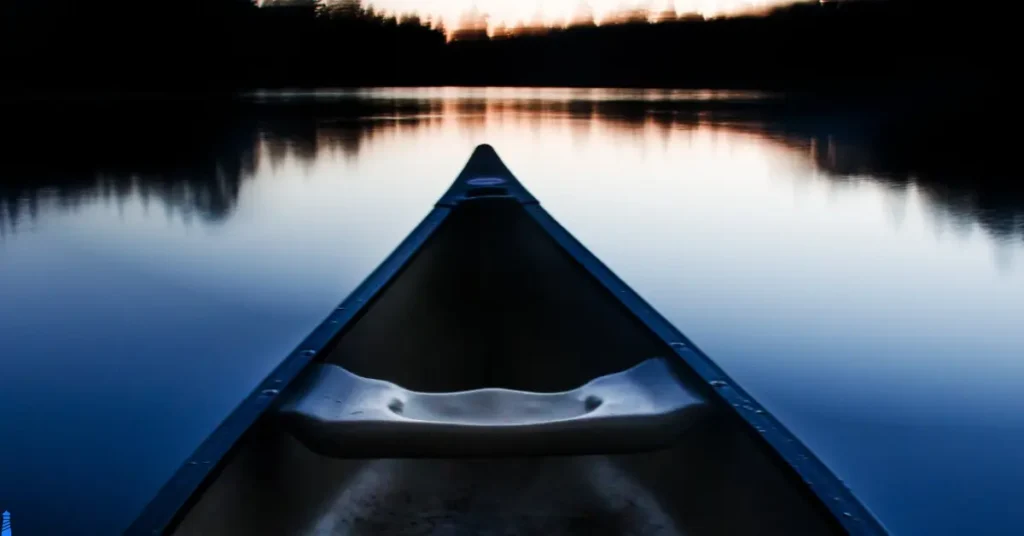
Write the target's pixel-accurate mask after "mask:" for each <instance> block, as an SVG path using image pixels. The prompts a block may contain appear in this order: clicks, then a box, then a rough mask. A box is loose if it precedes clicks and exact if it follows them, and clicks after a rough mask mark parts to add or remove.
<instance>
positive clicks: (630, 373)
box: [278, 358, 710, 458]
mask: <svg viewBox="0 0 1024 536" xmlns="http://www.w3.org/2000/svg"><path fill="white" fill-rule="evenodd" d="M709 409H710V406H709V404H708V403H707V402H706V401H705V400H704V399H703V398H702V397H701V396H699V395H698V394H697V393H695V392H694V391H693V390H692V389H689V388H687V387H686V386H684V385H683V384H682V383H681V382H680V380H679V379H678V377H677V376H676V374H675V373H674V372H673V371H672V368H671V366H670V364H669V363H668V362H667V361H666V360H665V359H663V358H652V359H648V360H646V361H644V362H642V363H640V364H638V365H636V366H634V367H633V368H631V369H629V370H626V371H623V372H619V373H615V374H610V375H608V376H603V377H600V378H597V379H594V380H592V381H590V382H588V383H587V384H586V385H583V386H582V387H579V388H577V389H574V390H572V391H565V392H560V393H532V392H526V391H515V390H510V389H496V388H492V389H478V390H473V391H462V392H456V393H420V392H414V391H409V390H406V389H403V388H402V387H400V386H398V385H395V384H393V383H390V382H386V381H381V380H374V379H368V378H363V377H360V376H357V375H355V374H353V373H351V372H349V371H347V370H345V369H344V368H342V367H340V366H337V365H332V364H317V365H313V366H312V367H310V369H309V370H307V371H306V372H305V373H304V375H303V376H302V377H301V378H299V379H298V380H297V382H296V384H295V385H294V386H293V388H292V389H289V392H288V393H286V395H285V396H284V400H283V402H282V404H281V406H280V407H279V409H278V414H279V416H280V417H281V418H282V419H283V420H284V422H285V423H286V426H287V427H288V429H289V430H290V431H291V433H292V434H293V435H294V436H295V437H296V438H298V439H299V440H300V441H302V442H303V443H304V444H305V445H306V446H307V447H308V448H310V449H312V450H313V451H315V452H317V453H320V454H322V455H326V456H331V457H340V458H364V457H372V458H409V457H460V456H509V455H554V454H607V453H621V452H633V451H643V450H653V449H657V448H661V447H665V446H668V445H669V444H671V443H672V442H673V441H674V440H675V439H676V438H677V437H679V436H680V435H681V434H682V433H683V432H685V430H686V429H687V427H688V426H689V425H690V424H691V423H693V422H694V421H695V419H697V418H699V417H700V416H701V415H703V414H705V413H706V412H707V411H709Z"/></svg>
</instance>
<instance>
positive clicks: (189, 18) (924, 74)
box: [0, 0, 1013, 94]
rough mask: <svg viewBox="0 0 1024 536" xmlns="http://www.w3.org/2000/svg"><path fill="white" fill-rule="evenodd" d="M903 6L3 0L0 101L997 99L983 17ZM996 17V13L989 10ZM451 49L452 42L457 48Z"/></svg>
mask: <svg viewBox="0 0 1024 536" xmlns="http://www.w3.org/2000/svg"><path fill="white" fill-rule="evenodd" d="M939 4H942V3H924V2H920V1H916V0H888V1H877V0H876V1H872V0H856V1H854V0H850V1H837V2H828V3H810V4H806V3H805V4H796V5H793V6H789V7H784V8H779V9H776V10H774V11H772V12H771V13H769V14H768V15H766V16H746V17H734V18H723V19H711V20H703V19H699V18H698V19H696V20H694V19H692V18H684V19H671V18H670V19H662V20H660V21H659V22H656V23H649V22H646V21H641V22H630V21H629V20H628V19H627V20H625V21H622V22H620V23H616V24H607V25H602V26H594V25H592V24H591V25H586V24H582V25H576V26H570V27H568V28H563V29H550V30H547V31H542V32H523V33H521V34H503V35H499V36H495V37H493V38H488V37H487V36H486V35H485V34H484V35H476V36H472V35H468V34H466V33H465V32H463V34H462V35H461V36H460V35H459V34H458V33H456V34H455V36H454V37H456V39H454V40H449V39H448V38H447V36H446V33H445V31H444V29H443V28H441V27H439V26H438V25H431V24H428V22H426V21H423V20H420V19H419V18H418V17H416V16H411V15H406V16H393V15H389V16H385V15H382V14H380V13H377V12H375V11H374V10H373V9H372V8H370V7H365V6H363V5H360V4H359V2H358V0H347V1H344V2H341V3H340V4H332V5H331V6H330V7H325V6H323V5H312V4H310V5H288V6H278V7H263V8H259V7H256V5H255V4H254V3H253V2H252V1H250V0H176V1H174V2H155V1H154V2H138V1H134V0H94V1H88V2H83V1H80V0H50V1H47V2H39V1H35V0H14V1H12V2H6V3H5V6H6V7H4V8H3V9H5V10H6V11H7V13H6V15H5V17H4V19H5V20H6V23H5V26H7V28H6V29H5V31H4V32H2V33H3V36H4V37H2V38H0V39H3V40H4V41H5V42H4V43H3V51H4V52H3V55H4V56H6V57H5V58H3V61H4V63H5V65H7V66H8V68H7V71H8V72H9V73H11V75H12V76H10V77H8V79H9V80H10V82H8V83H7V85H6V86H5V89H6V90H7V91H18V92H31V93H33V94H39V93H40V92H44V91H57V92H60V91H78V92H81V91H102V92H110V91H123V92H163V93H179V94H180V93H190V92H197V93H210V92H222V91H234V90H238V89H245V88H257V87H259V88H274V87H315V86H370V85H541V86H633V87H640V86H643V87H702V88H707V87H729V88H760V89H781V90H790V91H793V90H808V91H818V90H822V89H827V90H829V91H832V92H855V93H859V94H863V93H871V92H877V91H890V90H893V89H901V88H906V89H910V90H917V89H921V88H922V87H924V88H935V87H940V86H941V87H944V88H951V90H952V91H961V90H972V91H976V90H978V88H979V87H983V88H988V89H986V91H987V90H990V89H991V88H995V87H1002V84H1001V82H1002V78H1003V77H1004V76H1005V75H1004V74H1003V73H1004V72H1005V70H1006V64H1005V63H1004V61H1005V60H1004V59H1001V58H1005V57H1006V56H1008V55H1009V53H1008V48H1007V46H1006V44H1007V43H1009V40H1010V38H1011V36H1012V35H1013V34H1012V33H1010V32H1009V31H1008V27H1005V26H1004V23H1003V22H1000V20H1001V19H1000V18H999V17H997V16H996V14H995V13H992V14H985V15H974V14H967V13H964V12H963V11H962V9H963V8H962V7H961V8H953V7H946V6H944V5H939ZM993 9H995V8H993ZM460 37H461V38H460Z"/></svg>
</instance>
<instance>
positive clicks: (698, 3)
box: [368, 0, 799, 30]
mask: <svg viewBox="0 0 1024 536" xmlns="http://www.w3.org/2000/svg"><path fill="white" fill-rule="evenodd" d="M796 1H799V0H641V1H636V0H632V1H623V0H589V1H586V0H583V1H581V0H535V1H528V0H370V1H369V2H368V4H369V5H370V6H372V7H374V8H375V9H379V10H384V11H387V12H390V13H394V14H403V13H416V14H418V15H420V16H423V17H426V16H430V17H432V18H433V19H434V20H437V19H440V20H442V21H443V22H444V24H445V26H446V27H448V28H449V29H450V30H452V29H457V28H459V27H461V26H465V20H466V15H467V14H470V13H472V12H473V10H474V9H475V10H476V12H477V13H479V14H480V16H486V24H487V26H489V27H490V28H492V29H493V28H494V27H495V26H506V27H522V26H547V27H551V26H565V25H567V24H569V23H571V22H572V21H574V20H578V19H580V18H581V17H586V16H587V14H588V13H589V14H591V15H590V16H592V17H593V19H594V21H595V22H596V23H598V24H601V23H602V22H608V21H609V20H610V19H613V18H614V17H615V15H616V14H622V13H626V12H628V11H632V10H641V11H644V12H648V13H650V14H651V16H652V17H657V16H658V15H659V14H661V13H670V12H675V13H676V14H677V15H679V16H684V15H700V16H704V17H714V16H721V15H735V14H741V13H749V12H758V11H763V10H765V9H767V8H770V7H774V6H779V5H784V4H792V3H795V2H796ZM471 17H472V18H473V19H476V20H481V19H479V18H477V17H476V16H471ZM460 22H461V23H460Z"/></svg>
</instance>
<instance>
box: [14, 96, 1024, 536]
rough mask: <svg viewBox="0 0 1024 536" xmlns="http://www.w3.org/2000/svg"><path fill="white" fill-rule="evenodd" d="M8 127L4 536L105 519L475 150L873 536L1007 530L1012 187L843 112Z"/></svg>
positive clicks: (700, 110)
mask: <svg viewBox="0 0 1024 536" xmlns="http://www.w3.org/2000/svg"><path fill="white" fill-rule="evenodd" d="M781 100H784V99H781ZM43 108H45V109H43ZM21 111H22V113H24V114H26V115H27V119H26V120H24V121H22V122H21V123H18V131H12V132H10V135H11V136H14V137H17V138H19V140H20V141H18V142H16V144H15V145H14V146H13V149H12V147H8V149H9V150H10V152H5V155H4V159H3V160H4V161H3V162H0V169H3V171H2V172H0V386H2V387H0V511H2V510H9V511H10V512H11V519H12V527H13V529H14V531H15V534H17V535H18V536H23V535H35V534H72V533H73V534H113V533H116V532H119V531H121V530H123V529H124V528H125V527H127V525H128V524H129V523H130V522H131V521H132V520H133V519H134V517H135V516H136V515H137V513H138V512H139V511H140V510H141V509H142V508H143V507H144V506H145V504H146V503H147V502H148V500H149V499H150V498H151V497H152V496H153V495H154V494H155V493H156V491H157V490H158V489H159V488H160V486H162V485H163V484H164V482H165V481H166V480H167V479H168V478H169V477H170V475H171V474H172V473H173V472H174V471H175V470H176V469H177V468H178V466H179V465H180V464H181V463H182V462H183V461H184V460H185V458H186V457H187V456H188V455H189V454H190V453H191V452H192V451H193V449H194V448H195V447H196V446H197V445H198V444H199V442H200V441H201V440H202V439H204V438H205V437H206V435H207V434H209V433H210V432H211V431H212V430H213V428H214V427H216V426H217V424H218V423H219V422H220V421H221V420H222V419H223V418H224V417H225V416H226V415H227V414H228V413H229V412H230V411H231V410H232V409H233V408H234V407H235V405H236V404H238V402H239V401H241V400H242V398H244V397H245V396H246V395H247V394H248V393H249V392H250V390H251V389H253V387H254V386H255V385H256V384H257V383H258V382H259V381H260V380H261V379H262V378H263V377H264V376H265V375H266V374H267V373H268V372H269V371H270V370H271V369H272V368H273V367H274V366H275V365H277V363H278V362H279V361H280V360H282V359H283V357H284V356H285V355H286V354H288V353H289V352H290V351H291V350H292V349H293V348H294V347H295V345H296V344H298V342H299V341H300V340H302V339H303V338H304V337H305V335H306V334H307V333H308V332H309V331H310V330H311V329H312V328H313V327H314V326H316V325H317V324H318V323H319V322H320V320H322V319H323V317H325V316H326V315H327V314H328V313H329V312H330V311H331V309H332V308H333V307H334V306H335V305H336V304H337V303H338V302H340V301H341V300H342V299H343V298H344V297H345V296H346V295H347V294H348V293H349V292H350V291H351V290H352V289H353V288H354V287H355V286H356V285H357V284H358V283H359V282H360V281H361V280H362V278H364V277H365V276H366V275H367V274H369V272H370V271H371V270H372V269H373V268H374V267H375V266H376V265H377V264H378V263H379V262H380V261H381V260H382V259H383V258H384V257H385V256H386V255H387V254H388V253H389V252H390V251H391V249H392V248H394V246H396V245H397V244H398V242H399V241H400V240H401V239H402V238H404V237H405V235H406V234H407V233H408V232H409V231H410V230H411V229H412V228H413V227H414V226H415V225H416V224H417V223H418V222H419V220H420V219H421V218H422V217H423V216H424V215H425V214H426V213H427V212H428V211H429V209H430V208H431V206H432V204H433V203H434V201H435V200H436V199H437V198H438V197H439V196H440V195H441V194H442V193H443V192H444V191H445V189H446V188H447V186H448V184H449V183H450V182H451V181H452V180H453V179H454V178H455V176H456V174H457V173H458V172H459V170H460V169H461V167H462V165H463V164H464V163H465V161H466V159H467V158H468V157H469V155H470V153H471V151H472V149H473V148H474V147H475V146H476V145H477V144H479V143H490V144H492V145H493V146H494V147H495V148H496V149H497V151H498V153H499V154H500V155H501V156H502V158H503V159H504V160H505V162H506V164H507V165H508V166H509V167H510V168H511V170H512V171H513V172H514V173H515V174H516V175H517V176H518V177H519V178H520V179H521V180H522V182H523V183H524V184H525V186H526V187H527V188H529V189H530V190H531V191H532V193H533V194H534V195H536V196H537V197H538V198H539V199H540V200H541V203H542V204H543V205H544V206H545V207H546V208H547V210H548V211H549V212H550V213H551V214H552V215H553V216H554V217H555V218H556V219H558V220H559V221H560V222H561V223H562V224H563V225H564V226H565V227H566V228H567V229H569V230H570V231H571V232H572V233H573V234H574V235H575V236H576V237H577V238H578V239H580V241H582V242H583V243H584V244H585V245H587V246H588V247H589V248H590V249H591V251H593V252H594V254H595V255H597V256H598V257H599V258H600V259H602V260H603V261H604V262H605V263H606V264H607V265H608V266H609V267H610V268H611V269H612V270H614V271H615V272H616V273H617V274H618V275H619V276H620V277H622V278H623V279H624V280H626V281H627V282H628V283H629V284H630V285H631V286H633V288H634V289H635V290H636V291H637V292H638V293H640V294H641V295H642V296H644V297H645V298H646V299H647V300H648V301H649V302H650V303H651V304H652V305H653V306H654V307H655V308H656V309H658V310H659V311H660V312H661V313H662V314H664V315H665V316H666V317H667V318H668V319H669V320H670V321H672V322H673V323H674V324H675V325H676V326H677V327H678V328H679V329H680V330H682V331H683V332H684V333H685V334H686V335H688V336H689V337H690V338H691V339H693V340H694V341H695V342H696V343H697V344H698V345H700V346H701V347H702V349H704V350H705V351H706V352H707V353H708V354H709V355H710V356H711V357H712V358H713V359H714V360H715V361H717V363H718V364H720V365H721V366H722V367H723V368H724V369H726V371H727V372H728V373H730V374H731V375H732V376H733V378H734V379H736V380H737V381H738V382H739V383H741V384H742V385H743V386H744V387H745V388H746V389H747V390H748V391H750V392H751V393H752V394H753V395H754V396H756V397H757V398H758V399H759V400H760V401H761V402H762V403H763V404H764V405H766V406H767V407H768V408H769V409H770V410H771V411H773V412H774V413H775V414H776V415H777V416H778V417H779V418H780V419H781V420H782V421H783V422H784V423H785V424H786V425H787V426H788V427H789V428H790V429H791V430H793V431H794V432H795V433H796V434H797V435H798V436H799V437H801V438H802V439H803V440H804V441H805V442H806V443H807V444H808V445H809V446H810V447H811V448H812V449H813V450H814V451H815V452H816V453H817V454H818V455H819V456H820V457H821V458H822V459H823V460H824V461H825V462H826V463H827V464H829V465H830V466H831V467H832V468H833V470H834V471H835V472H836V473H837V474H838V475H839V476H840V477H841V478H842V479H843V480H844V481H845V482H846V483H847V485H848V486H849V487H850V488H851V489H852V490H853V491H854V492H855V493H856V494H857V495H858V496H859V497H861V499H862V500H863V501H864V502H865V503H866V505H867V506H868V507H869V508H870V509H871V510H872V511H873V512H874V513H875V514H876V515H877V516H878V517H879V519H880V520H881V521H882V522H883V523H884V524H885V525H886V526H887V528H889V529H890V530H891V531H892V532H893V533H895V534H929V535H938V534H1006V533H1012V532H1017V531H1018V530H1019V528H1020V526H1021V525H1022V524H1024V509H1022V508H1021V507H1020V505H1021V504H1022V502H1024V400H1022V398H1021V396H1020V393H1021V392H1022V391H1024V197H1022V196H1020V194H1019V190H1014V189H1013V188H1007V187H1006V185H1005V182H1000V183H998V184H996V185H993V184H991V183H990V182H988V180H989V179H988V178H987V177H986V176H983V174H982V173H981V172H978V174H977V176H975V175H974V174H972V172H971V168H970V167H969V166H967V167H956V168H950V169H945V168H944V166H943V164H942V162H943V160H942V159H943V158H944V157H945V156H947V155H942V154H935V155H934V158H935V160H934V161H931V160H930V158H931V157H928V156H927V154H926V155H925V158H923V159H922V158H921V157H920V155H919V154H918V153H914V152H913V151H912V150H911V149H909V148H908V149H906V151H904V150H903V149H891V147H904V146H903V145H900V144H899V142H900V140H899V139H898V135H894V134H890V135H892V136H893V138H892V139H891V140H889V139H887V138H885V137H884V136H883V135H882V134H884V133H886V132H890V133H891V131H889V130H886V129H884V128H881V127H879V126H878V125H880V124H882V123H871V122H870V121H868V120H866V119H865V118H864V116H863V115H862V114H857V113H851V114H847V115H846V116H839V115H836V116H824V115H822V114H819V113H816V112H813V111H810V110H808V109H800V108H799V107H797V108H793V107H792V106H790V105H788V104H785V103H783V102H780V98H779V97H777V96H771V95H761V94H756V93H743V92H700V91H637V90H587V89H496V88H494V89H458V88H438V89H379V90H361V91H331V92H318V93H300V92H292V93H287V92H277V93H256V94H252V95H248V96H246V97H245V98H242V99H239V100H238V101H237V102H232V103H224V104H209V103H205V104H202V105H200V104H194V103H183V102H176V103H168V104H166V105H163V104H159V105H158V104H153V103H135V104H132V105H123V106H122V105H118V106H117V107H111V106H108V105H101V104H96V103H94V102H89V101H83V102H70V103H64V104H62V105H61V106H59V107H52V108H51V107H49V106H46V107H43V106H41V105H38V104H35V105H32V107H30V109H23V110H21ZM954 134H955V135H962V136H965V137H974V138H977V137H983V136H986V135H988V134H986V133H984V132H975V133H964V132H953V133H951V135H954ZM993 135H997V134H993ZM890 142H891V143H890ZM906 147H910V145H908V146H906ZM1017 184H1018V185H1019V183H1017ZM1018 188H1019V186H1018Z"/></svg>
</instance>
